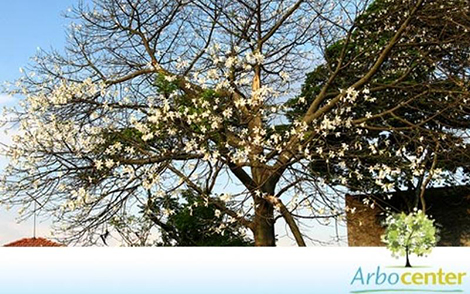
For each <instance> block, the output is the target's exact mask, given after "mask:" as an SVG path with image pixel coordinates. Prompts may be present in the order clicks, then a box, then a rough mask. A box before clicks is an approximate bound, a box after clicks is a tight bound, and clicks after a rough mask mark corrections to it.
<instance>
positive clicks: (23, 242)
mask: <svg viewBox="0 0 470 294" xmlns="http://www.w3.org/2000/svg"><path fill="white" fill-rule="evenodd" d="M3 246H4V247H65V245H63V244H60V243H57V242H54V241H50V240H47V239H45V238H23V239H20V240H18V241H14V242H11V243H8V244H6V245H3Z"/></svg>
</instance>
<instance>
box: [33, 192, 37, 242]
mask: <svg viewBox="0 0 470 294" xmlns="http://www.w3.org/2000/svg"><path fill="white" fill-rule="evenodd" d="M36 206H37V203H36V201H34V216H33V221H34V225H33V238H35V239H36Z"/></svg>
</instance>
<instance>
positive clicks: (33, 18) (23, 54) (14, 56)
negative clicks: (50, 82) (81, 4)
mask: <svg viewBox="0 0 470 294" xmlns="http://www.w3.org/2000/svg"><path fill="white" fill-rule="evenodd" d="M76 3H78V1H77V0H4V1H1V4H0V5H1V6H0V7H1V8H0V81H1V82H2V83H3V82H4V81H13V80H15V79H17V78H18V77H19V76H20V72H19V68H20V67H25V66H26V65H27V64H28V63H29V60H30V58H31V57H32V56H34V54H35V53H36V50H37V48H38V47H40V48H43V49H46V50H47V49H50V48H57V49H61V48H63V47H64V43H65V36H66V35H65V28H66V26H67V24H68V20H67V19H65V18H63V17H62V13H63V12H65V11H66V10H67V9H68V8H69V7H71V6H73V5H75V4H76ZM15 100H16V99H13V98H10V97H6V96H4V95H1V94H0V107H3V106H6V105H8V106H11V105H13V104H15V102H16V101H15ZM0 141H2V142H5V141H7V138H5V135H4V134H3V132H1V135H0ZM4 165H5V159H3V158H2V159H0V168H3V167H4ZM16 216H17V213H16V209H12V210H10V211H6V210H5V209H4V208H0V245H3V244H5V243H7V242H10V241H13V240H16V239H19V238H23V237H31V235H32V229H33V225H32V221H27V222H24V223H21V224H17V223H16V220H15V219H16ZM48 227H49V225H48V223H47V222H45V223H40V224H39V228H38V233H39V234H41V235H46V234H48V231H49V229H48Z"/></svg>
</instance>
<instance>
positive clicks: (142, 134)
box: [1, 0, 470, 246]
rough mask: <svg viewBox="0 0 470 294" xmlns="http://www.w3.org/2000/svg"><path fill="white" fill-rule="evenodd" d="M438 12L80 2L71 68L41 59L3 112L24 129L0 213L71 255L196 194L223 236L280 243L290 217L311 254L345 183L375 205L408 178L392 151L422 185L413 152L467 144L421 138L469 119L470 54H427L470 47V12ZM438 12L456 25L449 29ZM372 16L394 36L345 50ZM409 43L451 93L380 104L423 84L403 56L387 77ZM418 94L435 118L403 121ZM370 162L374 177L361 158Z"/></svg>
mask: <svg viewBox="0 0 470 294" xmlns="http://www.w3.org/2000/svg"><path fill="white" fill-rule="evenodd" d="M447 2H448V3H449V4H448V5H444V6H443V7H442V8H440V5H441V2H440V1H428V0H426V1H425V0H396V1H386V0H383V1H376V3H379V4H380V3H385V4H386V5H388V7H389V8H390V12H387V11H384V10H382V11H381V12H380V13H379V14H374V13H366V15H367V16H365V17H360V15H361V14H363V13H364V12H365V11H366V8H367V7H368V6H369V4H370V1H367V0H356V1H354V0H349V1H332V0H320V1H307V0H257V1H244V0H235V1H233V0H231V1H225V0H224V1H211V0H204V1H202V0H177V1H173V0H171V1H169V0H160V1H156V0H155V1H124V0H95V1H94V2H93V6H92V7H88V6H85V5H79V6H78V7H77V8H75V9H73V10H71V11H70V15H69V16H70V17H72V18H74V19H76V20H77V22H76V23H75V24H73V25H72V27H71V29H70V30H69V39H68V40H69V45H68V46H67V47H66V50H65V54H60V53H58V52H49V53H47V52H41V53H40V54H38V56H37V57H36V63H35V64H34V65H32V66H31V68H30V69H29V71H27V72H26V73H25V75H24V77H23V78H22V79H21V80H20V81H18V83H17V84H16V88H14V89H13V90H12V93H13V94H14V93H22V94H23V95H24V96H25V97H26V98H25V100H24V101H22V104H21V107H20V108H18V109H13V110H11V117H13V121H12V122H16V123H17V125H18V128H19V131H18V134H17V135H16V136H14V144H13V145H12V146H9V147H8V148H7V149H6V153H7V154H8V155H9V156H10V158H11V164H10V166H9V167H8V168H7V169H6V174H5V175H4V177H3V178H2V187H3V193H2V196H1V197H2V198H1V201H2V202H3V203H5V204H9V205H15V204H19V205H23V206H24V207H25V208H26V214H25V215H26V216H27V215H28V211H29V213H31V210H30V209H28V208H31V207H32V203H34V202H36V203H38V207H39V208H40V211H41V212H42V213H45V214H51V215H53V216H54V217H55V218H56V219H57V220H58V224H60V225H59V227H58V228H57V229H58V230H59V231H62V236H65V237H64V238H65V239H66V240H67V241H69V242H74V241H81V242H83V243H86V244H88V243H94V242H96V240H97V239H98V238H97V236H98V235H99V234H98V233H97V232H99V231H100V230H102V229H103V228H104V227H106V226H108V225H110V224H112V223H116V220H119V219H120V217H121V216H128V215H129V214H133V213H135V211H136V209H135V207H136V206H141V207H142V206H143V207H144V213H145V214H146V215H148V216H149V217H150V219H153V220H154V221H155V222H158V221H162V220H163V221H165V220H168V219H169V217H170V216H171V215H172V211H171V209H167V208H165V207H160V208H159V209H155V204H158V203H165V201H161V199H166V198H177V197H179V195H181V193H180V192H181V191H182V190H187V189H189V190H191V191H193V192H194V193H195V195H198V197H200V200H202V202H203V203H205V205H211V206H212V205H213V206H214V207H216V208H217V210H218V211H219V213H220V216H219V217H220V218H221V220H222V221H223V222H222V223H221V224H220V226H219V228H217V229H220V230H224V227H226V226H224V222H225V223H229V224H230V223H235V222H236V223H237V224H238V225H240V226H243V227H244V228H246V229H247V230H248V231H249V232H250V233H252V234H253V237H254V240H255V244H256V245H259V246H272V245H275V243H276V235H275V223H276V222H277V221H278V220H279V219H283V220H284V221H285V223H286V224H287V227H288V228H289V230H290V232H291V233H292V235H293V237H294V238H295V240H296V242H297V244H298V245H300V246H304V245H306V242H305V237H308V236H306V234H305V231H303V230H302V226H301V225H300V224H301V221H302V220H309V219H318V220H324V219H330V218H333V219H334V220H340V219H341V218H342V216H343V212H344V207H343V202H342V200H341V197H342V195H344V193H346V192H347V191H348V189H350V186H351V183H353V182H354V181H356V182H357V180H359V181H361V180H362V179H363V178H364V177H365V175H366V176H367V177H377V180H376V181H375V184H376V186H377V187H378V188H380V189H381V190H382V191H389V190H392V189H393V188H394V186H395V185H394V181H393V178H394V177H395V176H396V175H397V174H400V173H401V169H402V168H403V167H404V164H403V162H400V164H396V163H397V161H396V160H395V159H394V158H395V157H394V156H395V153H394V152H392V151H393V149H390V148H389V146H390V144H391V142H392V138H399V140H398V139H396V140H397V142H402V144H403V146H406V148H405V149H406V152H403V153H405V154H406V156H407V157H408V158H409V162H407V163H406V167H407V168H411V169H412V170H414V171H416V172H422V173H424V172H423V170H425V169H424V166H425V165H426V164H425V163H423V162H424V161H422V160H421V159H420V158H423V154H428V156H436V155H437V154H438V152H440V151H441V149H437V148H435V149H433V147H435V146H439V148H441V146H452V145H455V143H456V142H457V143H458V144H459V145H460V146H463V145H465V144H466V143H465V141H464V140H465V138H466V132H465V130H464V128H463V127H462V128H460V131H459V132H458V133H456V132H455V129H454V128H451V127H439V128H425V127H423V125H424V124H426V123H428V122H432V121H438V120H441V121H442V120H445V119H446V118H447V117H452V116H453V114H457V115H458V116H460V117H464V118H467V119H468V113H469V108H468V98H469V94H468V85H469V84H468V62H469V61H468V58H467V59H465V58H464V56H467V55H465V54H468V48H469V47H468V46H467V47H465V46H464V45H461V46H460V47H458V48H460V49H459V50H458V52H456V53H458V54H460V55H459V56H460V57H457V56H456V57H455V58H459V62H458V63H455V62H452V63H450V62H448V58H450V57H454V55H453V54H450V55H445V54H441V53H436V54H434V55H433V52H434V51H433V50H434V49H435V48H441V47H443V48H447V44H454V43H457V42H465V41H463V40H468V36H469V35H470V33H469V32H468V30H467V29H468V28H470V25H469V21H468V17H467V18H466V16H468V13H469V11H468V9H469V8H468V7H467V6H465V1H462V0H459V1H457V0H455V1H447ZM435 13H439V14H440V15H446V17H447V16H448V17H449V19H451V18H452V21H451V20H449V21H448V22H447V23H446V27H445V29H444V30H438V29H437V27H436V26H438V25H440V24H436V23H435V18H434V17H429V15H430V14H432V15H436V14H435ZM458 16H460V17H459V18H457V17H458ZM454 17H455V18H454ZM455 19H458V21H455ZM377 20H378V21H380V22H382V23H385V24H386V25H385V26H384V27H383V28H382V29H381V32H380V33H381V37H380V39H379V40H375V39H371V44H369V43H367V44H365V43H364V45H363V46H356V47H354V48H352V47H351V46H352V44H355V43H354V42H356V41H355V40H357V39H361V38H362V39H364V38H366V39H368V38H371V31H370V30H371V27H370V26H369V24H370V23H374V22H375V21H377ZM433 21H434V22H433ZM423 27H424V32H423V31H422V30H423ZM457 36H458V38H457ZM337 42H341V44H342V46H341V48H342V49H341V50H337V51H336V53H335V52H333V55H332V51H331V48H332V47H331V46H332V45H334V44H338V43H337ZM459 44H461V43H459ZM333 47H334V46H333ZM404 47H407V48H408V47H412V48H415V49H416V50H417V51H416V54H415V56H416V58H417V59H418V61H421V60H422V59H428V58H431V60H433V66H434V67H433V70H432V72H430V73H429V75H432V76H433V77H434V78H435V79H440V80H441V81H443V82H442V83H443V87H442V88H440V91H444V92H445V93H446V95H445V96H442V95H437V94H436V93H437V91H438V89H437V88H430V89H428V90H427V91H425V92H422V89H426V87H423V88H416V90H415V91H410V92H409V93H407V94H406V95H403V97H400V98H399V100H398V101H397V100H396V96H395V99H394V100H387V99H385V100H384V101H381V100H378V99H383V98H384V97H387V96H386V95H384V94H383V93H386V92H387V91H392V90H393V89H395V88H396V87H397V85H398V86H399V87H402V88H403V87H405V88H406V85H402V84H400V81H402V80H403V79H405V78H406V77H407V76H408V75H412V74H417V73H418V72H419V70H417V69H416V68H415V66H414V65H413V64H410V63H409V60H408V59H407V58H404V59H403V60H402V61H401V63H400V67H397V68H390V66H389V65H390V63H389V62H388V61H389V60H396V59H400V58H401V56H402V52H403V50H401V48H404ZM327 48H330V49H329V50H327ZM449 48H456V47H449ZM449 50H450V49H449ZM456 51H457V50H456ZM455 64H459V66H458V67H456V66H455ZM314 68H322V75H323V78H324V79H323V82H321V83H319V84H318V85H316V87H318V90H316V91H311V92H309V93H308V95H306V96H298V94H299V93H300V92H299V90H300V89H299V88H300V87H299V83H298V81H301V80H302V79H303V78H304V76H305V73H306V72H309V71H311V70H312V69H314ZM351 69H357V70H356V71H354V75H352V74H351ZM379 91H385V92H380V94H379ZM374 95H377V96H374ZM423 96H425V97H427V99H428V101H433V102H435V101H436V100H437V101H439V102H436V103H435V104H436V105H439V106H440V107H439V108H430V110H429V111H426V112H423V113H420V115H419V116H417V117H416V118H413V119H412V118H410V117H409V116H410V115H411V116H413V111H412V109H415V110H416V109H418V108H419V105H420V104H422V103H428V102H426V101H423V100H422V98H423ZM294 97H297V98H296V99H294V102H293V100H292V98H294ZM372 106H373V107H372ZM293 111H294V112H295V116H292V115H291V113H292V112H293ZM444 112H445V113H446V114H447V116H446V117H443V116H442V114H443V113H444ZM417 113H419V112H417ZM464 126H467V125H464ZM462 130H463V131H462ZM372 131H373V132H375V133H376V132H379V134H380V136H381V137H380V138H381V139H380V140H377V139H374V138H369V137H368V136H367V134H369V133H370V132H372ZM418 134H419V135H418ZM424 134H425V135H426V136H424ZM421 137H423V139H422V138H421ZM335 140H337V141H335ZM332 142H339V143H334V144H333V143H332ZM429 142H432V143H433V145H430V144H429ZM394 144H395V142H394ZM411 146H413V147H415V148H411ZM400 150H401V149H400ZM378 155H380V158H381V160H380V163H379V162H374V163H373V164H372V163H371V162H372V161H368V160H367V158H368V157H369V156H372V157H376V156H378ZM387 158H390V159H391V160H387ZM315 163H321V166H320V165H315ZM316 166H317V167H318V170H317V171H315V170H313V172H311V171H312V167H313V168H315V167H316ZM325 170H326V171H327V173H325V172H323V171H325ZM432 170H433V172H428V175H429V179H431V178H432V176H433V175H434V174H435V173H436V171H435V169H434V168H432ZM366 173H367V174H366ZM195 203H200V201H196V202H195ZM150 204H151V205H150ZM121 219H122V218H121ZM124 219H125V218H124Z"/></svg>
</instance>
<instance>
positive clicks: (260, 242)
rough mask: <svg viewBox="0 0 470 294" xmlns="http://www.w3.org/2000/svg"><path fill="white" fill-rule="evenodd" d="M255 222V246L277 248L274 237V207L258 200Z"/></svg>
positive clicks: (262, 200)
mask: <svg viewBox="0 0 470 294" xmlns="http://www.w3.org/2000/svg"><path fill="white" fill-rule="evenodd" d="M255 203H256V206H257V207H256V209H255V211H256V214H255V221H254V237H255V246H276V237H275V235H274V207H273V205H272V204H271V203H269V202H268V201H266V200H264V199H260V198H258V199H257V200H256V202H255Z"/></svg>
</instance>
